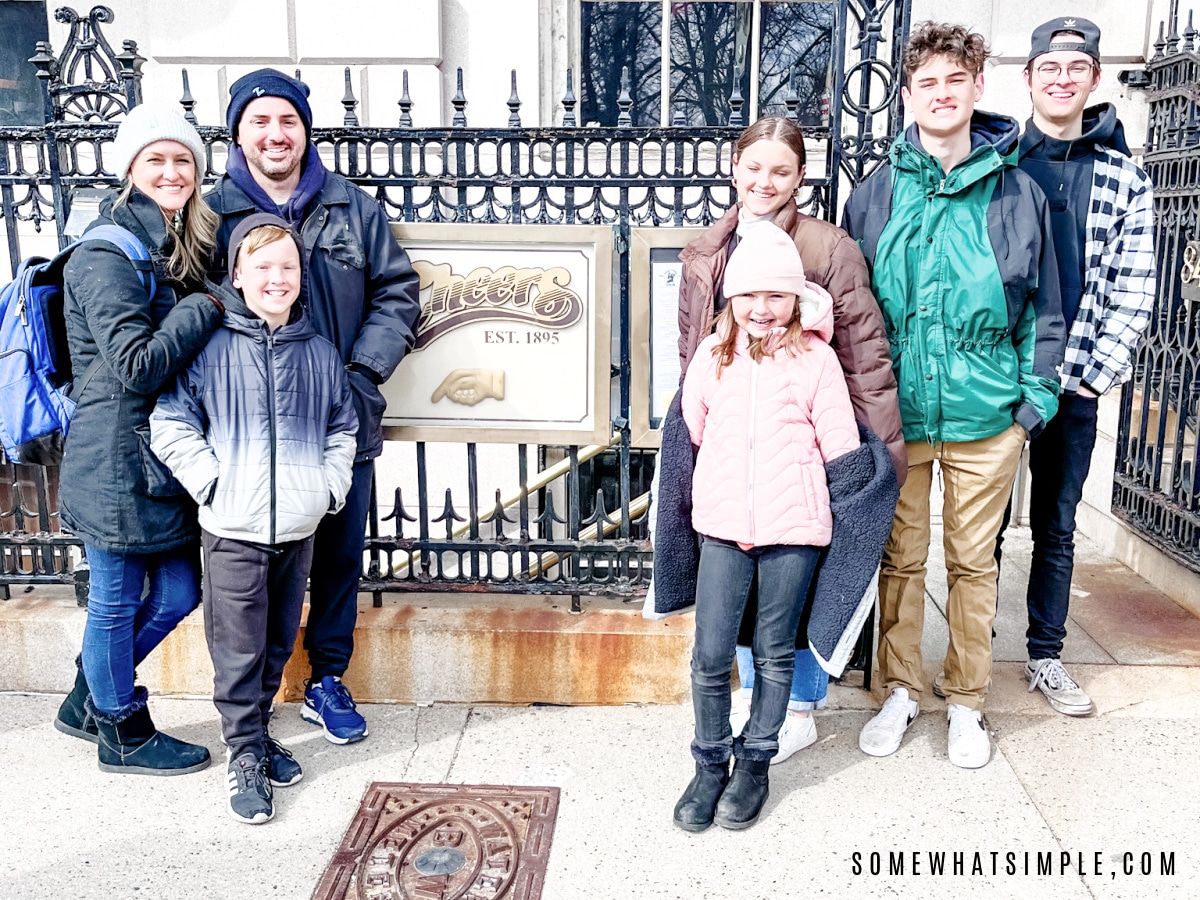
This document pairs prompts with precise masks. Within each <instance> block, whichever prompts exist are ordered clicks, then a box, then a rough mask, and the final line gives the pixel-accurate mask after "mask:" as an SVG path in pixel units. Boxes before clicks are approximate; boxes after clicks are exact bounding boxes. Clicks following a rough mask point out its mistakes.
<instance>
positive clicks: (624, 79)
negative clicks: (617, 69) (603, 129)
mask: <svg viewBox="0 0 1200 900" xmlns="http://www.w3.org/2000/svg"><path fill="white" fill-rule="evenodd" d="M617 109H619V110H620V112H619V113H618V114H617V127H618V128H630V127H632V126H633V115H632V113H631V110H632V109H633V97H632V96H630V94H629V66H621V93H620V94H619V95H618V96H617Z"/></svg>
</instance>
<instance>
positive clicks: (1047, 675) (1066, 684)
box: [1025, 659, 1096, 716]
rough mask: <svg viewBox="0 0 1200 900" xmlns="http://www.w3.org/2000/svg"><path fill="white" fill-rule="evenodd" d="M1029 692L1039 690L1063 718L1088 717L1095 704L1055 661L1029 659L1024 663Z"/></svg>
mask: <svg viewBox="0 0 1200 900" xmlns="http://www.w3.org/2000/svg"><path fill="white" fill-rule="evenodd" d="M1025 680H1026V681H1028V682H1029V692H1030V693H1031V694H1032V693H1033V692H1034V691H1035V690H1040V691H1041V692H1042V693H1043V694H1045V695H1046V699H1047V700H1049V701H1050V705H1051V706H1052V707H1053V708H1054V709H1056V710H1057V711H1058V712H1060V713H1062V714H1063V715H1064V716H1090V715H1091V714H1092V713H1094V712H1095V711H1096V704H1094V703H1092V698H1091V697H1089V696H1088V695H1087V694H1086V693H1085V692H1084V690H1083V688H1081V687H1080V686H1079V685H1077V684H1076V683H1075V679H1074V678H1072V677H1071V676H1070V675H1068V674H1067V670H1066V669H1064V668H1063V664H1062V663H1061V662H1059V661H1058V660H1057V659H1031V660H1029V662H1027V663H1025Z"/></svg>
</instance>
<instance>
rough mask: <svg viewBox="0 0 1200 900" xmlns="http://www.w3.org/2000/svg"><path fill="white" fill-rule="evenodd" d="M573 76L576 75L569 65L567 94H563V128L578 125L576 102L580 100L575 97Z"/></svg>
mask: <svg viewBox="0 0 1200 900" xmlns="http://www.w3.org/2000/svg"><path fill="white" fill-rule="evenodd" d="M573 77H574V76H573V74H572V72H571V68H570V67H569V66H568V67H567V92H566V93H565V94H563V98H562V107H563V120H562V123H563V128H575V127H576V119H575V104H576V103H577V102H578V100H577V99H576V97H575V87H574V85H573V83H572V79H573Z"/></svg>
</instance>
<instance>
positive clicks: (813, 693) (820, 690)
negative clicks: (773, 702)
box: [737, 644, 829, 710]
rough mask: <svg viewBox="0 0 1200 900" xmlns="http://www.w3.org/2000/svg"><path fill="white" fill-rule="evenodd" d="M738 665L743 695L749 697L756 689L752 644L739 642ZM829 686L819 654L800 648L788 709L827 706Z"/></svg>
mask: <svg viewBox="0 0 1200 900" xmlns="http://www.w3.org/2000/svg"><path fill="white" fill-rule="evenodd" d="M737 665H738V680H739V681H740V682H741V684H742V696H743V697H750V696H751V695H752V694H753V691H754V653H753V651H752V650H751V649H750V648H749V647H743V646H742V645H741V644H738V648H737ZM828 690H829V673H828V672H826V671H825V670H824V669H822V668H821V667H820V666H819V665H817V658H816V657H815V656H813V654H812V651H811V650H809V649H807V648H805V649H804V650H797V651H796V665H795V668H794V669H793V670H792V695H791V699H790V700H788V709H794V710H806V709H821V708H822V707H824V706H825V693H826V692H827V691H828Z"/></svg>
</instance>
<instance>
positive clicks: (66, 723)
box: [54, 656, 100, 744]
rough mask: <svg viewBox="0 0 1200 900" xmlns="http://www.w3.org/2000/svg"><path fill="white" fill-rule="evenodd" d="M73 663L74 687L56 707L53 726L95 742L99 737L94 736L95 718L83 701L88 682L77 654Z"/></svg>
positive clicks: (85, 697) (63, 731) (86, 696)
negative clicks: (76, 667) (56, 713)
mask: <svg viewBox="0 0 1200 900" xmlns="http://www.w3.org/2000/svg"><path fill="white" fill-rule="evenodd" d="M75 665H76V666H78V670H77V671H76V673H75V687H73V688H71V693H69V694H67V697H66V699H65V700H63V702H62V706H60V707H59V708H58V715H57V716H55V717H54V727H55V728H56V729H58V730H59V731H61V732H62V733H63V734H69V735H71V736H72V737H77V738H83V739H84V740H85V741H91V742H92V743H93V744H95V743H98V742H99V740H100V739H99V738H98V737H97V736H96V720H95V719H93V718H92V715H91V713H89V712H88V711H87V706H86V704H85V703H84V701H86V700H87V698H88V684H87V679H86V678H84V676H83V666H82V665H80V660H79V657H78V656H77V657H75Z"/></svg>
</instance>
